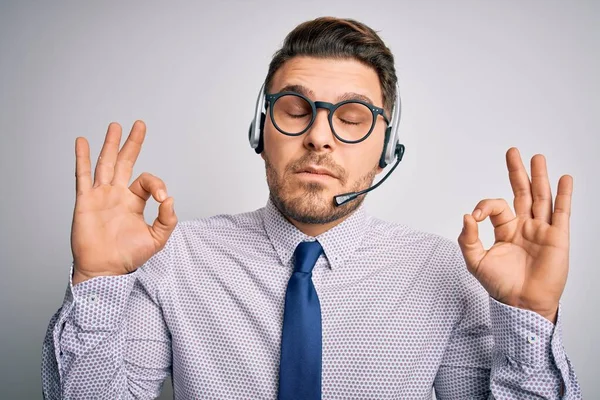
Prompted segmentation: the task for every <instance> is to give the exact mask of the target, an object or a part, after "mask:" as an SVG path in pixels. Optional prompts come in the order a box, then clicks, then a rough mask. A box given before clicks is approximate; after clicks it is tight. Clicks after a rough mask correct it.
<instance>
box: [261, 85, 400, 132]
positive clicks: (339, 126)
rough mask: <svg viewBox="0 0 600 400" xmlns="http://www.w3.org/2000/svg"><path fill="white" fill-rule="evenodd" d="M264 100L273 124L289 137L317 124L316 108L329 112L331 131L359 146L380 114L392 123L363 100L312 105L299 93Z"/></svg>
mask: <svg viewBox="0 0 600 400" xmlns="http://www.w3.org/2000/svg"><path fill="white" fill-rule="evenodd" d="M265 97H266V101H267V107H268V108H269V112H270V115H271V121H273V125H274V126H275V128H276V129H277V130H278V131H279V132H281V133H283V134H284V135H288V136H300V135H302V134H303V133H304V132H306V131H307V130H308V129H309V128H310V127H311V126H312V124H313V123H314V122H315V119H316V117H317V108H325V109H327V110H329V126H330V127H331V131H332V132H333V134H334V135H335V137H336V138H338V139H339V140H340V141H342V142H344V143H359V142H362V141H363V140H365V139H366V138H368V137H369V135H370V134H371V132H373V128H374V127H375V123H376V122H377V116H378V115H381V116H382V117H383V119H384V120H385V122H386V123H387V124H388V125H389V124H390V121H389V120H388V118H387V117H386V116H385V114H384V110H383V108H379V107H376V106H374V105H372V104H369V103H367V102H365V101H362V100H344V101H342V102H339V103H337V104H332V103H328V102H325V101H314V102H313V101H312V100H310V99H309V98H307V97H306V96H304V95H302V94H300V93H296V92H280V93H274V94H267V95H266V96H265Z"/></svg>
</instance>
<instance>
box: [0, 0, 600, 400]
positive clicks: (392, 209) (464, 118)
mask: <svg viewBox="0 0 600 400" xmlns="http://www.w3.org/2000/svg"><path fill="white" fill-rule="evenodd" d="M599 4H600V3H599V2H594V1H589V2H585V1H563V2H554V1H516V0H515V1H503V2H494V3H492V2H480V1H454V2H447V1H442V0H440V1H419V2H417V1H391V0H389V1H382V0H373V1H355V2H352V3H351V4H350V2H349V1H337V0H336V1H333V0H325V1H324V0H319V1H313V0H303V1H301V2H300V1H261V2H258V1H257V2H250V1H248V2H242V1H237V2H234V1H223V2H217V1H210V2H188V3H177V4H175V3H169V5H166V4H162V5H159V4H158V3H151V2H147V1H135V2H128V3H127V4H120V3H116V2H114V3H109V2H95V3H92V2H75V1H73V2H61V1H54V2H37V4H34V3H33V2H26V1H12V2H7V1H2V2H1V3H0V134H1V136H0V172H1V175H0V194H1V196H0V235H1V236H0V246H1V247H0V266H1V268H2V275H1V278H0V284H1V290H0V299H1V302H2V303H1V304H2V307H1V308H0V346H1V354H0V372H1V373H0V392H1V393H0V397H1V398H6V399H35V398H39V397H40V386H41V384H40V374H39V364H40V349H41V344H42V338H43V336H44V333H45V330H46V326H47V323H48V320H49V318H50V316H51V315H52V314H53V313H54V312H55V311H56V309H57V308H58V307H59V306H60V303H61V301H62V298H63V294H64V290H65V287H66V284H67V281H68V269H69V263H70V261H71V252H70V242H69V234H70V228H71V218H72V211H73V204H74V197H75V196H74V165H75V158H74V141H75V138H76V137H77V136H78V135H83V136H86V137H87V138H88V139H89V141H90V144H91V147H92V156H93V162H94V163H95V159H96V157H97V155H98V152H99V150H100V147H101V145H102V141H103V138H104V134H105V132H106V128H107V126H108V124H109V122H111V121H118V122H120V123H121V124H122V125H123V127H124V130H125V134H126V133H128V132H129V129H130V127H131V124H132V123H133V121H134V120H135V119H143V120H144V121H145V122H146V123H147V126H148V133H147V139H146V142H145V145H144V148H143V151H142V154H141V156H140V158H139V161H138V163H137V167H136V169H135V175H136V176H137V175H138V174H139V173H141V172H143V171H149V172H151V173H153V174H156V175H158V176H160V177H161V178H163V179H164V180H165V181H166V183H167V185H168V189H169V192H170V194H172V195H174V197H175V199H176V209H177V212H178V215H179V217H180V219H181V220H183V219H189V218H195V217H203V216H209V215H213V214H216V213H237V212H243V211H248V210H252V209H255V208H258V207H262V206H263V205H264V204H265V202H266V199H267V185H266V182H265V177H264V167H263V163H262V160H261V159H260V157H259V156H257V155H255V154H254V152H253V151H252V150H251V149H250V148H249V146H248V143H247V132H248V124H249V122H250V119H251V117H252V113H253V107H254V104H255V100H256V95H257V91H258V89H259V87H260V85H261V82H262V80H263V79H264V76H265V74H266V72H267V65H268V62H269V60H270V57H271V56H272V54H273V52H274V51H275V50H276V49H277V48H278V47H279V46H280V44H281V42H282V40H283V38H284V36H285V35H286V33H287V32H288V31H290V30H291V29H293V27H294V26H295V25H296V24H298V23H300V22H303V21H305V20H307V19H312V18H314V17H317V16H320V15H335V16H340V17H352V18H356V19H359V20H361V21H363V22H365V23H367V24H369V25H370V26H372V27H373V28H374V29H375V30H377V31H379V32H380V34H381V36H382V37H383V39H384V40H385V41H386V42H387V43H388V45H389V47H390V48H391V49H392V51H393V52H394V53H395V56H396V60H397V70H398V74H399V78H400V84H401V92H402V96H403V106H404V107H403V119H402V123H401V135H402V141H403V142H404V143H405V145H406V148H407V150H406V156H405V160H404V161H403V162H402V164H401V165H400V166H399V167H398V169H397V171H396V172H395V173H394V175H392V177H391V178H390V179H389V180H388V181H387V182H386V183H385V184H384V185H383V186H382V187H381V188H379V189H377V190H376V191H375V192H373V193H372V194H370V195H369V197H368V199H367V205H368V207H369V209H370V211H371V212H372V213H373V214H375V215H377V216H379V217H382V218H386V219H388V220H393V221H400V222H403V223H407V224H409V225H411V226H414V227H417V228H420V229H423V230H427V231H433V232H437V233H440V234H442V235H444V236H447V237H450V238H455V237H456V236H457V235H458V233H459V231H460V229H461V218H462V215H463V213H467V212H471V211H472V209H473V207H474V206H475V204H476V203H477V202H478V201H479V200H480V199H483V198H486V197H505V198H507V199H508V200H509V202H511V204H512V198H511V190H510V186H509V182H508V177H507V173H506V167H505V161H504V155H505V152H506V150H507V149H508V148H509V147H510V146H517V147H518V148H519V149H520V150H521V152H522V154H523V156H524V157H525V158H526V159H525V162H526V163H527V164H526V165H528V164H529V159H530V158H531V156H533V155H534V154H535V153H538V152H539V153H543V154H545V155H546V156H547V159H548V164H549V172H550V177H551V180H552V186H553V189H554V190H555V188H556V183H557V181H558V178H559V177H560V175H561V174H563V173H569V174H571V175H573V177H574V182H575V192H574V198H573V215H572V234H571V235H572V236H571V240H572V248H571V249H572V250H571V270H570V275H569V280H568V282H567V288H566V291H565V293H564V296H563V307H564V319H563V321H564V336H565V346H566V349H567V351H568V354H569V355H570V357H571V359H572V361H573V364H574V366H575V368H576V371H577V373H578V375H579V378H580V381H581V384H582V387H583V390H584V393H585V394H586V397H587V398H596V397H597V396H600V383H599V381H598V379H597V377H598V366H597V363H598V359H599V358H600V351H599V349H600V346H599V344H598V343H599V341H598V338H599V337H600V324H599V322H598V306H599V303H600V302H599V299H600V295H599V290H598V288H597V283H598V279H599V277H600V275H599V272H598V270H599V268H598V247H599V243H598V227H599V225H600V224H599V223H600V219H599V216H598V208H599V207H600V206H599V199H598V198H599V196H600V191H599V183H598V178H597V176H598V173H599V172H600V163H599V161H598V151H599V145H600V141H599V139H598V135H599V133H600V129H599V128H600V124H599V122H598V118H599V117H600V115H599V112H598V111H599V110H600V100H599V99H600V96H599V93H600V81H599V78H598V71H600V56H599V54H600V32H599V26H600V6H599ZM155 214H156V203H155V202H153V201H152V200H151V201H150V203H149V207H148V212H147V220H148V221H151V220H152V219H153V218H154V217H155ZM482 234H483V236H484V239H485V240H484V243H485V244H486V245H488V246H489V245H490V244H491V243H493V242H492V232H491V228H490V224H489V222H486V223H484V224H483V228H482ZM170 393H171V392H170V389H167V393H166V394H165V395H164V396H165V398H168V397H169V396H170Z"/></svg>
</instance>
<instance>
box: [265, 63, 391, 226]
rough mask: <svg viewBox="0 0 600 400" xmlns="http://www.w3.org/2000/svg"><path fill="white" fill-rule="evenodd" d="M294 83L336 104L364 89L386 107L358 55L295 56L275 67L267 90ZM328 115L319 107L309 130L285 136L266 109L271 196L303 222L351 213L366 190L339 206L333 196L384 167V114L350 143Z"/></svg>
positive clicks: (308, 93)
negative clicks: (365, 135)
mask: <svg viewBox="0 0 600 400" xmlns="http://www.w3.org/2000/svg"><path fill="white" fill-rule="evenodd" d="M292 85H294V86H300V87H302V88H303V89H304V91H305V93H302V94H304V95H306V96H307V97H308V98H310V99H311V100H312V101H327V102H330V103H333V104H335V103H338V102H339V101H341V99H347V98H348V97H352V98H354V97H356V96H355V95H360V96H361V97H363V98H364V97H367V98H368V99H370V101H369V103H371V104H373V105H375V106H378V107H383V97H382V93H381V86H380V82H379V77H378V76H377V73H376V72H375V70H374V69H372V68H371V67H368V66H366V65H364V64H362V63H360V62H359V61H356V60H354V59H344V60H336V59H319V58H312V57H294V58H292V59H290V60H288V61H287V62H286V63H285V64H284V65H283V66H282V67H281V68H280V69H279V70H278V71H277V72H276V73H275V75H274V77H273V81H272V85H271V89H270V91H269V92H270V93H277V92H280V91H282V89H283V88H286V87H288V86H292ZM328 115H329V111H328V110H326V109H322V108H318V109H317V116H316V119H315V121H314V123H313V125H312V126H311V127H310V129H309V130H308V131H306V132H305V133H304V134H302V135H300V136H287V135H284V134H282V133H281V132H279V131H278V130H277V129H276V128H275V126H273V121H271V118H270V113H269V110H267V119H266V122H265V128H264V151H263V152H262V153H261V154H262V157H263V159H264V160H265V167H266V173H267V183H268V185H269V189H270V192H271V198H272V199H273V201H274V203H275V205H276V206H277V207H278V208H279V209H280V210H281V211H282V213H283V214H284V215H286V216H287V217H288V218H292V219H293V220H296V221H299V222H302V223H308V224H325V223H329V222H333V221H336V220H338V219H339V218H343V217H345V216H347V215H348V214H350V213H351V212H352V211H354V210H355V209H356V208H357V207H358V206H359V205H360V204H361V203H362V201H363V200H364V196H361V197H360V198H359V199H356V200H354V201H351V202H349V203H347V204H345V205H343V206H340V207H336V206H335V204H334V202H333V197H334V196H336V195H339V194H343V193H347V192H354V191H358V190H362V189H365V188H367V187H369V186H370V185H371V184H372V182H373V179H374V178H375V175H376V174H378V173H379V172H381V168H379V166H378V163H379V158H380V156H381V152H382V149H383V140H384V136H385V128H386V123H385V121H384V120H383V118H382V117H381V116H378V117H377V119H376V121H377V123H376V125H375V127H374V129H373V132H372V133H371V135H370V136H369V137H368V138H367V139H366V140H364V141H362V142H359V143H356V144H348V143H344V142H342V141H340V140H338V139H337V138H336V137H335V136H334V135H333V132H332V131H331V127H330V125H329V121H328ZM336 131H337V130H336ZM315 172H319V173H315Z"/></svg>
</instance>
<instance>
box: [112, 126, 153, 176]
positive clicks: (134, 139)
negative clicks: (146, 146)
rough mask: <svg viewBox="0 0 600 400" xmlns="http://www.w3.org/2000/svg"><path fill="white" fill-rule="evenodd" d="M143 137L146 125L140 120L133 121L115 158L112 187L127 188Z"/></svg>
mask: <svg viewBox="0 0 600 400" xmlns="http://www.w3.org/2000/svg"><path fill="white" fill-rule="evenodd" d="M145 137H146V124H145V123H144V121H141V120H137V121H135V122H134V123H133V127H132V128H131V132H130V133H129V136H128V137H127V140H126V141H125V144H124V145H123V147H122V148H121V151H119V154H118V156H117V162H116V164H115V174H114V176H113V180H112V184H113V185H123V186H127V184H128V183H129V180H130V179H131V175H132V174H133V166H134V165H135V162H136V161H137V158H138V156H139V154H140V150H141V149H142V144H143V143H144V138H145Z"/></svg>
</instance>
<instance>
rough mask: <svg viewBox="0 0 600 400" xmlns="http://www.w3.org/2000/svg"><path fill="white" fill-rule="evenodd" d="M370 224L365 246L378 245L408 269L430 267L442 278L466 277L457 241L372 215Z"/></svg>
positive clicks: (382, 250) (381, 250)
mask: <svg viewBox="0 0 600 400" xmlns="http://www.w3.org/2000/svg"><path fill="white" fill-rule="evenodd" d="M368 224H369V229H368V230H367V232H368V233H367V235H366V237H365V240H364V242H363V246H368V247H372V248H378V249H379V252H381V253H383V254H384V255H387V257H391V258H392V259H391V260H390V261H392V262H394V263H398V265H401V266H403V267H405V268H406V267H412V268H414V269H415V270H419V271H421V272H423V271H424V270H427V272H428V273H430V274H432V275H434V276H437V277H439V278H441V279H454V280H455V279H457V278H459V277H460V278H461V279H464V276H463V275H464V272H465V271H466V268H465V264H464V258H463V256H462V252H461V250H460V247H459V246H458V241H457V240H453V239H450V238H447V237H445V236H442V235H440V234H437V233H433V232H427V231H424V230H421V229H417V228H414V227H411V226H408V225H406V224H402V223H398V222H390V221H385V220H382V219H379V218H376V217H373V216H370V217H369V218H368ZM384 257H386V256H384Z"/></svg>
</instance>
